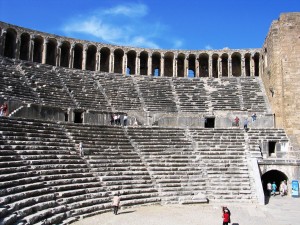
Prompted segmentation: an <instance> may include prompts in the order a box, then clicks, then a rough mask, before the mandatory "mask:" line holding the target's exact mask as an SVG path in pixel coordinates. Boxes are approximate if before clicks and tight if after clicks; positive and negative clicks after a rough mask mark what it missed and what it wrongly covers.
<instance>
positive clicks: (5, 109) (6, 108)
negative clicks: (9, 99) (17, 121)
mask: <svg viewBox="0 0 300 225" xmlns="http://www.w3.org/2000/svg"><path fill="white" fill-rule="evenodd" d="M2 114H3V116H7V114H8V106H7V103H6V102H5V103H4V105H3V106H2Z"/></svg>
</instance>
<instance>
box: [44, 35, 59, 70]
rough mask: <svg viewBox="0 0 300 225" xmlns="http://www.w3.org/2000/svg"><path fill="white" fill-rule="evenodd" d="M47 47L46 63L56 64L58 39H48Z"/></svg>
mask: <svg viewBox="0 0 300 225" xmlns="http://www.w3.org/2000/svg"><path fill="white" fill-rule="evenodd" d="M46 49H47V50H46V64H49V65H52V66H56V53H57V41H56V40H55V39H48V42H47V45H46Z"/></svg>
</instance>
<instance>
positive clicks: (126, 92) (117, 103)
mask: <svg viewBox="0 0 300 225" xmlns="http://www.w3.org/2000/svg"><path fill="white" fill-rule="evenodd" d="M95 80H96V81H97V82H99V84H100V85H101V86H102V87H103V90H104V92H105V94H106V95H107V97H108V99H109V100H110V103H111V105H112V106H113V107H114V108H115V109H116V110H117V111H129V110H142V105H141V101H140V97H139V94H138V91H137V88H136V86H135V84H134V81H133V78H132V76H126V77H124V76H122V75H121V74H105V75H102V76H99V75H98V74H97V75H96V76H95Z"/></svg>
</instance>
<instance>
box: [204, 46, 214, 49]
mask: <svg viewBox="0 0 300 225" xmlns="http://www.w3.org/2000/svg"><path fill="white" fill-rule="evenodd" d="M205 49H206V50H211V49H213V47H212V46H211V45H206V46H205Z"/></svg>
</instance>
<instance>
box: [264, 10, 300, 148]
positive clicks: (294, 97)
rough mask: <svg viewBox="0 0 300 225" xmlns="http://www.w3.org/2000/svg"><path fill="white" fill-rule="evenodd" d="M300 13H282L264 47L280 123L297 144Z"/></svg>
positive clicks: (271, 96) (271, 94)
mask: <svg viewBox="0 0 300 225" xmlns="http://www.w3.org/2000/svg"><path fill="white" fill-rule="evenodd" d="M299 53H300V13H286V14H281V15H280V18H279V19H278V20H277V21H274V22H273V23H272V25H271V28H270V31H269V33H268V36H267V38H266V40H265V43H264V46H263V49H262V58H263V63H262V68H261V71H262V79H263V82H264V85H265V88H266V91H267V96H268V98H269V101H270V104H271V107H272V110H273V112H274V113H275V122H276V127H280V128H285V130H286V132H287V134H288V135H289V138H290V139H291V141H292V143H293V145H294V147H295V148H297V149H299V143H300V116H299V111H300V98H299V95H300V83H299V78H300V54H299Z"/></svg>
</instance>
